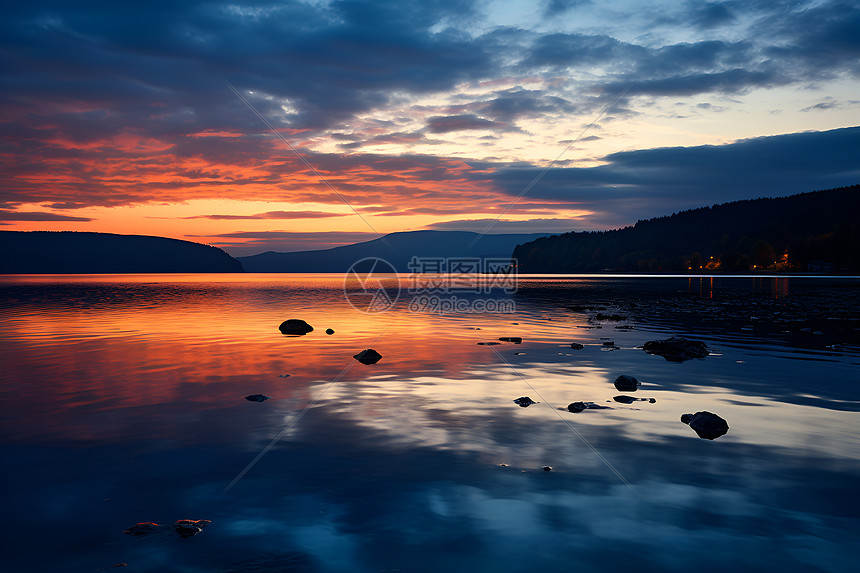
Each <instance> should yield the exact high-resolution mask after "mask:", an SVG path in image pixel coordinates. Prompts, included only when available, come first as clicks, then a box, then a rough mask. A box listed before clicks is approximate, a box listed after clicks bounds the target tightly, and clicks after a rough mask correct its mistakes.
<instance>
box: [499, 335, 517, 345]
mask: <svg viewBox="0 0 860 573" xmlns="http://www.w3.org/2000/svg"><path fill="white" fill-rule="evenodd" d="M499 340H501V341H502V342H513V343H514V344H521V343H522V341H523V339H522V338H520V337H519V336H500V337H499Z"/></svg>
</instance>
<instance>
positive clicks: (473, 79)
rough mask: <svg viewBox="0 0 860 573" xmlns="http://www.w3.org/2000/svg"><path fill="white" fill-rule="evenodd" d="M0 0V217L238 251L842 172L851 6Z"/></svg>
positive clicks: (698, 197) (600, 207)
mask: <svg viewBox="0 0 860 573" xmlns="http://www.w3.org/2000/svg"><path fill="white" fill-rule="evenodd" d="M4 10H5V9H4ZM4 16H5V17H4V21H3V24H2V27H3V31H4V40H3V44H4V51H3V58H4V63H5V65H4V72H3V73H2V75H0V80H2V81H3V83H4V90H3V96H2V100H0V101H2V104H0V122H2V126H3V127H2V132H0V137H2V140H0V162H2V171H3V174H4V175H3V179H2V195H0V225H2V226H3V228H4V229H7V230H81V231H103V232H112V233H126V234H151V235H161V236H166V237H173V238H182V239H188V240H192V241H198V242H204V243H209V244H214V245H219V246H222V247H224V248H226V250H227V251H228V252H232V253H234V254H251V253H254V252H260V251H263V250H271V249H274V250H282V251H290V250H304V249H312V248H327V247H330V246H335V245H340V244H347V243H351V242H356V241H359V240H366V239H372V238H375V237H377V236H378V234H385V233H389V232H394V231H404V230H418V229H428V228H431V229H432V228H439V229H445V228H458V229H471V230H475V231H479V230H482V229H483V228H484V227H485V226H486V224H487V223H488V222H490V221H493V220H495V219H501V220H500V221H499V222H498V223H497V224H495V226H494V227H493V230H492V232H506V231H508V232H564V231H568V230H582V229H607V228H614V227H619V226H623V225H627V224H631V223H634V222H635V221H636V220H637V219H639V218H643V217H650V216H659V215H663V214H667V213H671V212H674V211H677V210H681V209H685V208H692V207H698V206H702V205H707V204H711V203H717V202H723V201H731V200H737V199H742V198H752V197H760V196H781V195H786V194H791V193H796V192H802V191H811V190H814V189H821V188H827V187H835V186H839V185H849V184H853V183H856V180H857V177H858V172H857V164H856V157H857V150H858V141H860V136H858V129H857V128H855V127H853V126H856V125H857V123H858V122H857V117H858V115H857V114H858V110H860V100H857V98H856V94H857V93H860V68H858V66H857V57H858V54H860V48H858V45H857V42H856V37H857V33H858V32H860V30H858V22H860V10H858V8H857V6H854V5H841V4H837V3H834V2H815V3H813V2H796V3H793V4H791V6H790V7H779V8H777V7H767V6H763V5H762V6H758V5H742V4H734V3H720V2H693V3H688V4H684V5H678V4H677V3H671V2H664V1H661V0H652V1H650V2H646V3H644V4H643V3H641V2H640V3H637V4H632V3H629V2H624V1H621V0H618V1H613V2H605V3H604V2H601V3H590V2H559V1H551V2H550V1H547V2H543V3H539V4H532V3H525V2H516V1H501V0H496V1H490V2H475V3H472V2H466V3H458V2H450V3H449V2H442V3H433V4H432V6H431V5H428V4H425V3H423V2H398V3H391V4H389V3H374V2H351V1H349V2H287V3H275V2H273V3H265V2H264V3H262V4H259V3H255V4H253V5H243V4H229V5H227V4H220V5H219V4H215V5H211V4H197V3H194V2H190V3H183V4H182V5H181V6H179V7H176V6H172V5H171V6H169V7H168V6H166V5H165V6H164V7H157V6H151V5H142V6H140V7H138V8H135V7H131V6H130V5H123V6H122V7H120V6H118V5H116V6H115V5H107V4H105V5H102V4H100V3H98V2H95V3H75V4H73V5H70V4H68V3H52V2H39V3H29V4H27V5H26V6H25V5H21V6H17V7H16V8H15V9H10V10H8V13H7V14H4ZM180 55H181V57H179V56H180ZM228 82H229V83H228ZM233 86H235V90H236V92H235V93H234V92H233V91H232V90H231V87H233ZM243 100H244V101H243ZM258 113H259V114H260V116H262V117H264V118H266V122H267V123H268V124H269V125H270V126H271V127H273V128H274V130H275V132H276V133H275V132H273V131H272V130H271V129H269V127H268V126H267V125H266V124H264V123H263V122H261V121H260V119H259V118H258V116H257V115H256V114H258ZM845 128H849V129H845ZM281 138H283V139H281ZM290 147H293V148H295V149H296V150H297V151H298V152H299V153H300V154H301V155H302V158H303V160H304V161H303V160H301V159H300V158H299V157H297V156H296V154H295V153H294V152H293V151H292V150H291V149H290ZM739 157H742V158H744V159H745V160H746V162H747V163H748V165H746V166H738V165H737V162H736V161H735V160H736V159H737V158H739ZM820 157H826V158H827V161H819V160H818V159H819V158H820ZM305 161H306V162H307V163H305ZM309 165H310V166H312V168H313V169H314V170H316V171H317V173H314V172H313V171H312V169H310V168H309ZM727 165H731V166H732V167H731V169H728V168H727ZM789 165H790V166H791V167H792V169H791V170H790V171H791V172H789V171H787V170H785V166H789ZM546 168H548V170H547V171H545V172H544V171H543V170H544V169H546ZM321 177H322V178H324V179H325V182H324V181H322V180H321ZM326 182H327V184H326ZM532 183H534V185H531V184H532ZM329 185H330V187H329ZM530 185H531V186H530ZM526 189H528V192H527V193H524V190H526ZM521 195H522V197H520V196H521Z"/></svg>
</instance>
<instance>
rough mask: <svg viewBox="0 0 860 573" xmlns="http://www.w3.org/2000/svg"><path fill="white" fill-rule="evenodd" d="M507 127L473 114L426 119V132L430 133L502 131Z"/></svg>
mask: <svg viewBox="0 0 860 573" xmlns="http://www.w3.org/2000/svg"><path fill="white" fill-rule="evenodd" d="M507 128H508V126H507V125H506V124H504V123H501V122H496V121H492V120H489V119H484V118H482V117H478V116H477V115H474V114H463V115H450V116H434V117H430V118H428V119H427V130H428V131H430V133H450V132H452V131H466V130H474V129H479V130H480V129H489V130H494V131H495V130H504V129H507Z"/></svg>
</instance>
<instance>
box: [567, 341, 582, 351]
mask: <svg viewBox="0 0 860 573" xmlns="http://www.w3.org/2000/svg"><path fill="white" fill-rule="evenodd" d="M570 347H571V348H573V349H574V350H582V349H583V348H585V346H583V345H582V344H580V343H579V342H571V343H570Z"/></svg>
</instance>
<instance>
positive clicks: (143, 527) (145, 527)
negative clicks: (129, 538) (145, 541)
mask: <svg viewBox="0 0 860 573" xmlns="http://www.w3.org/2000/svg"><path fill="white" fill-rule="evenodd" d="M162 530H164V526H163V525H158V524H157V523H153V522H151V521H142V522H140V523H135V524H134V525H132V526H131V527H129V528H128V529H126V530H125V531H123V533H125V534H126V535H134V536H135V537H140V536H142V535H149V534H151V533H158V532H159V531H162Z"/></svg>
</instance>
